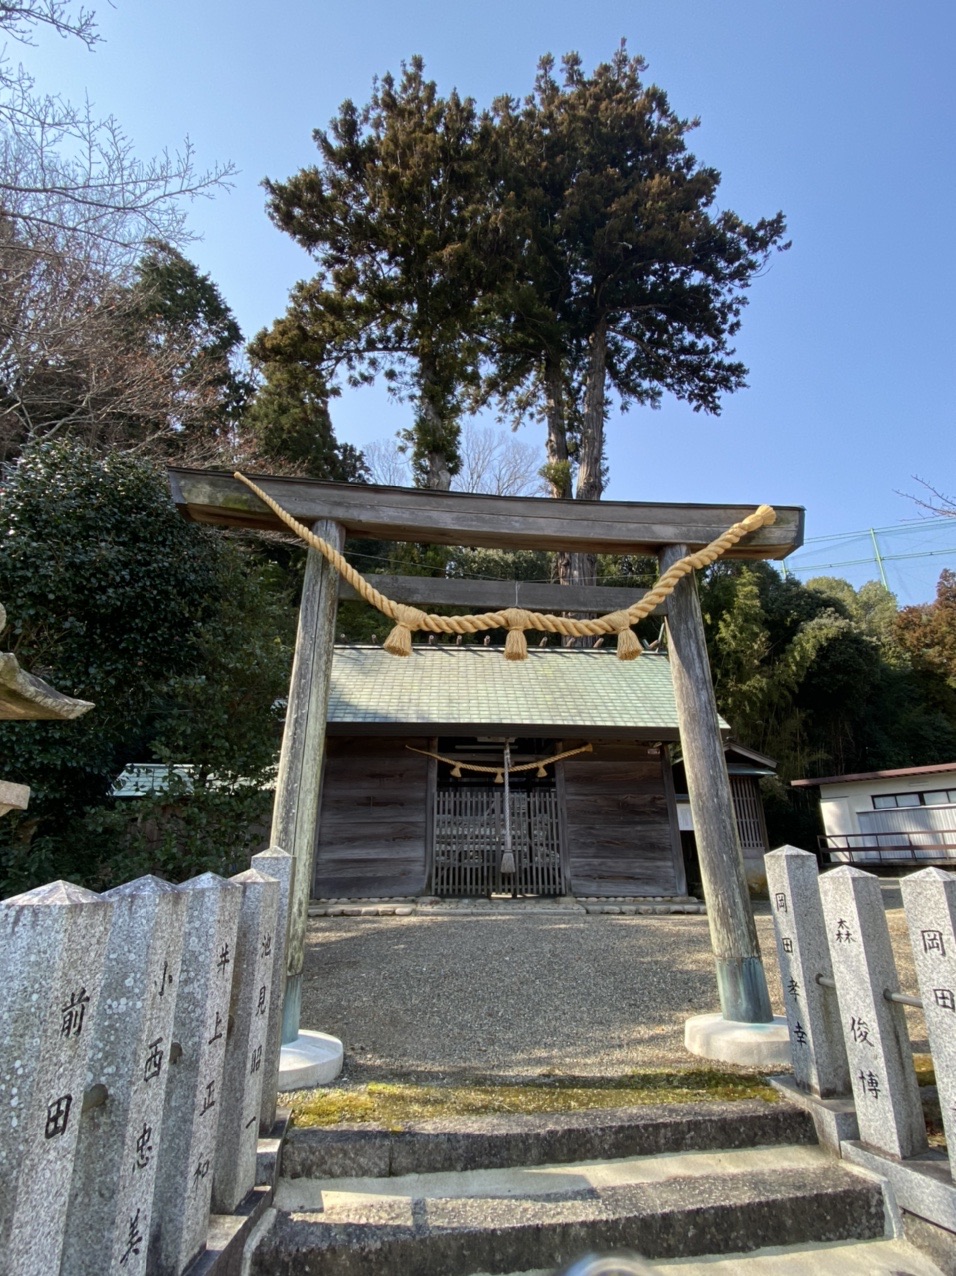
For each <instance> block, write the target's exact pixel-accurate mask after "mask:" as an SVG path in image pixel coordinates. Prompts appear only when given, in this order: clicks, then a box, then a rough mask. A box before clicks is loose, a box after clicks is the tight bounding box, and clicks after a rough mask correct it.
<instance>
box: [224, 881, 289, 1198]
mask: <svg viewBox="0 0 956 1276" xmlns="http://www.w3.org/2000/svg"><path fill="white" fill-rule="evenodd" d="M231 880H232V881H233V882H236V883H237V884H238V885H239V886H240V887H241V888H242V901H241V904H240V908H239V933H238V936H237V939H236V960H235V966H234V968H233V984H232V998H231V1003H230V1016H229V1017H230V1020H231V1024H230V1031H229V1036H228V1038H227V1041H226V1060H225V1070H224V1075H223V1085H222V1098H221V1102H220V1104H219V1126H218V1134H217V1141H216V1159H215V1162H214V1167H213V1184H212V1207H213V1209H214V1210H215V1211H216V1212H217V1213H219V1214H231V1213H232V1212H233V1211H234V1210H235V1208H236V1206H237V1205H238V1204H239V1202H240V1201H241V1200H242V1199H243V1197H244V1196H245V1195H246V1193H247V1192H249V1191H250V1190H251V1189H252V1187H253V1186H254V1185H255V1181H256V1144H257V1143H258V1141H259V1119H260V1115H261V1107H262V1076H263V1063H264V1057H265V1050H266V1039H267V1034H268V1028H269V1000H270V997H271V992H272V966H273V959H274V956H275V951H276V930H277V927H278V926H279V925H280V918H279V883H278V882H277V881H276V880H275V878H274V877H266V876H265V874H264V873H260V872H258V871H257V870H256V869H254V868H250V869H248V870H247V871H246V872H245V873H238V874H237V875H236V876H235V877H233V878H231ZM281 924H284V922H282V923H281Z"/></svg>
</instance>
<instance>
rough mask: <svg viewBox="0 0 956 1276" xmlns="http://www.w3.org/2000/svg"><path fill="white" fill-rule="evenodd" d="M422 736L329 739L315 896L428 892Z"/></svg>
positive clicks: (426, 744) (425, 772) (425, 745)
mask: <svg viewBox="0 0 956 1276" xmlns="http://www.w3.org/2000/svg"><path fill="white" fill-rule="evenodd" d="M406 744H411V745H414V746H415V747H416V748H419V749H427V748H429V745H430V741H428V740H427V739H414V740H413V739H408V740H405V739H401V740H395V739H375V738H374V737H368V736H365V737H361V738H360V737H356V736H341V737H336V736H330V737H328V739H327V745H326V760H325V776H324V779H323V782H322V807H321V812H320V816H319V833H318V845H317V848H316V857H315V872H314V877H313V887H312V893H313V895H314V896H316V897H318V898H325V899H328V898H329V897H332V898H336V897H344V898H350V897H363V896H365V897H368V896H371V897H375V896H390V895H418V894H421V893H422V891H424V889H425V846H426V840H427V811H428V791H427V787H428V786H427V781H428V759H427V758H423V757H422V756H421V755H420V754H416V753H410V752H409V751H408V750H407V749H406V748H405V745H406Z"/></svg>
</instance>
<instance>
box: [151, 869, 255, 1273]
mask: <svg viewBox="0 0 956 1276" xmlns="http://www.w3.org/2000/svg"><path fill="white" fill-rule="evenodd" d="M179 890H180V892H181V894H183V895H184V896H185V901H186V915H185V920H184V924H183V956H182V968H181V971H180V978H179V996H178V997H177V999H176V1016H175V1019H174V1021H173V1029H172V1036H173V1043H174V1044H173V1047H172V1048H173V1051H174V1052H175V1058H173V1059H172V1060H171V1066H170V1069H169V1078H168V1081H167V1084H166V1100H165V1105H164V1108H163V1137H162V1143H161V1145H160V1149H159V1162H158V1166H157V1170H156V1188H155V1195H154V1198H153V1219H152V1227H151V1236H150V1246H149V1255H148V1262H147V1271H148V1272H149V1273H150V1276H179V1274H180V1273H181V1272H183V1271H185V1270H186V1268H187V1266H188V1265H189V1263H190V1262H192V1260H193V1259H194V1258H195V1257H196V1256H197V1255H198V1254H199V1253H201V1252H202V1250H203V1248H204V1247H205V1244H206V1234H207V1231H208V1226H209V1202H210V1197H211V1195H212V1166H213V1164H214V1163H215V1159H216V1132H217V1127H218V1122H219V1113H220V1100H221V1092H222V1075H223V1067H224V1065H225V1057H226V1033H227V1030H228V1022H229V1000H230V995H231V992H232V971H233V963H234V960H235V951H236V932H237V930H238V926H239V904H240V900H241V897H242V890H241V888H240V887H239V886H238V885H236V883H234V882H227V881H226V880H225V879H224V878H222V877H217V876H216V874H215V873H204V874H203V875H202V876H201V877H195V878H193V879H192V880H191V881H189V882H186V883H184V884H183V885H182V886H180V887H179ZM235 1117H236V1120H237V1121H238V1120H239V1114H238V1113H236V1114H235Z"/></svg>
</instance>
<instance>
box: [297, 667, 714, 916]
mask: <svg viewBox="0 0 956 1276" xmlns="http://www.w3.org/2000/svg"><path fill="white" fill-rule="evenodd" d="M723 725H724V726H726V724H723ZM678 739H679V734H678V724H677V711H676V706H675V703H674V693H673V688H672V684H671V674H670V666H669V664H668V662H667V659H666V658H665V657H664V656H660V655H653V654H646V655H644V656H643V657H642V658H641V659H640V660H637V661H633V662H628V663H624V662H621V661H619V660H617V659H616V657H615V654H614V652H613V651H605V650H596V651H595V650H591V651H586V650H575V649H564V648H551V649H544V650H541V649H532V650H531V651H530V652H529V653H528V659H527V660H525V661H522V662H514V663H513V662H509V661H506V660H505V659H504V658H503V656H502V652H501V649H500V648H493V647H487V648H486V647H477V646H463V647H456V646H442V645H436V646H428V645H424V644H423V645H421V646H417V645H416V647H415V648H414V649H413V653H412V655H411V656H410V657H408V658H407V659H396V658H395V657H393V656H390V655H388V654H387V653H385V652H384V651H382V650H381V649H380V648H378V647H367V646H358V645H356V646H344V647H337V648H336V650H335V654H334V659H333V666H332V677H331V694H330V700H329V715H328V729H327V741H326V758H325V770H324V777H323V784H322V806H321V815H320V825H319V834H318V845H317V851H316V857H315V873H314V881H313V894H314V895H315V896H317V897H320V898H329V897H333V898H335V897H350V896H359V897H388V896H395V895H412V894H418V893H421V892H428V893H434V894H439V895H456V896H483V895H489V894H492V893H497V892H501V891H505V892H507V891H514V892H516V893H520V894H528V895H539V894H540V895H562V894H567V893H572V894H577V895H593V896H605V897H606V896H616V895H636V896H650V895H664V896H667V895H683V894H685V893H686V880H685V874H684V863H683V855H682V852H681V843H680V831H679V827H678V819H677V804H676V800H675V793H674V782H673V774H672V771H671V763H670V746H671V745H672V744H675V743H676V742H677V741H678ZM505 741H510V749H511V760H512V767H513V768H514V767H518V766H523V765H525V764H530V763H539V762H540V761H541V760H542V759H546V758H551V757H553V756H554V755H555V754H559V753H572V751H574V750H578V749H583V748H584V747H585V746H588V750H587V751H586V752H578V753H573V756H568V757H565V758H563V759H560V760H558V761H555V762H550V763H548V764H546V765H545V766H543V767H539V766H529V767H528V769H526V770H523V771H518V772H513V773H512V774H511V776H510V808H509V819H510V828H511V836H512V845H513V850H514V856H515V873H514V874H513V875H510V874H502V871H501V854H502V847H503V830H504V818H505V808H504V786H503V784H496V783H495V771H496V770H500V768H501V765H502V759H503V748H504V743H505ZM434 755H437V756H434ZM458 763H470V764H473V765H477V766H484V767H487V768H488V770H487V771H486V772H480V771H470V770H468V769H467V768H464V767H462V768H459V767H458V765H457V764H458Z"/></svg>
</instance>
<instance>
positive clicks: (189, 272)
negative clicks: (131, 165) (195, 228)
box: [126, 242, 253, 460]
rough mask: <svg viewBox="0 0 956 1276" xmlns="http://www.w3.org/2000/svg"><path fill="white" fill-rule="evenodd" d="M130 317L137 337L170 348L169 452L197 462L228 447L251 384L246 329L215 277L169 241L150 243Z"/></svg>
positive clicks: (133, 294)
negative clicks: (243, 361)
mask: <svg viewBox="0 0 956 1276" xmlns="http://www.w3.org/2000/svg"><path fill="white" fill-rule="evenodd" d="M126 322H127V324H128V326H129V330H130V336H131V338H132V340H133V341H134V342H142V343H143V344H145V346H146V347H147V348H149V349H151V350H153V351H158V350H160V349H163V348H165V349H166V350H167V351H172V352H173V358H172V359H171V360H170V367H169V378H170V386H169V395H170V402H169V412H170V425H171V437H170V439H169V442H170V444H171V446H172V450H173V451H175V452H176V453H177V454H178V455H183V454H185V455H187V456H191V457H193V458H194V459H196V460H202V459H206V460H213V459H216V458H217V456H218V455H219V453H221V452H222V451H223V450H226V451H229V450H230V449H231V448H232V446H233V445H234V442H235V437H236V432H237V429H238V426H239V422H240V420H241V418H242V414H243V411H244V409H245V406H246V403H247V401H248V399H249V397H250V395H251V393H252V390H253V382H252V379H251V378H250V377H249V375H248V373H247V371H246V370H245V369H243V367H242V364H241V353H242V331H241V330H240V328H239V324H238V323H237V322H236V318H235V315H234V314H233V313H232V310H231V309H230V308H229V306H228V305H227V304H226V302H225V301H224V299H223V296H222V293H221V292H220V291H219V288H218V286H217V285H216V284H215V283H214V282H213V280H212V278H211V277H210V276H209V275H204V274H201V273H200V271H199V269H198V267H197V266H195V265H194V264H193V262H191V261H189V260H188V259H187V258H186V257H184V256H183V254H182V253H181V252H179V251H178V250H177V249H176V248H174V247H172V245H170V244H165V243H160V242H155V243H152V244H150V245H149V251H148V252H147V253H146V254H145V255H144V256H143V257H142V258H141V259H140V261H139V262H138V263H137V266H136V279H135V282H134V284H133V287H132V289H131V291H130V297H129V305H128V307H127V308H126Z"/></svg>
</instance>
